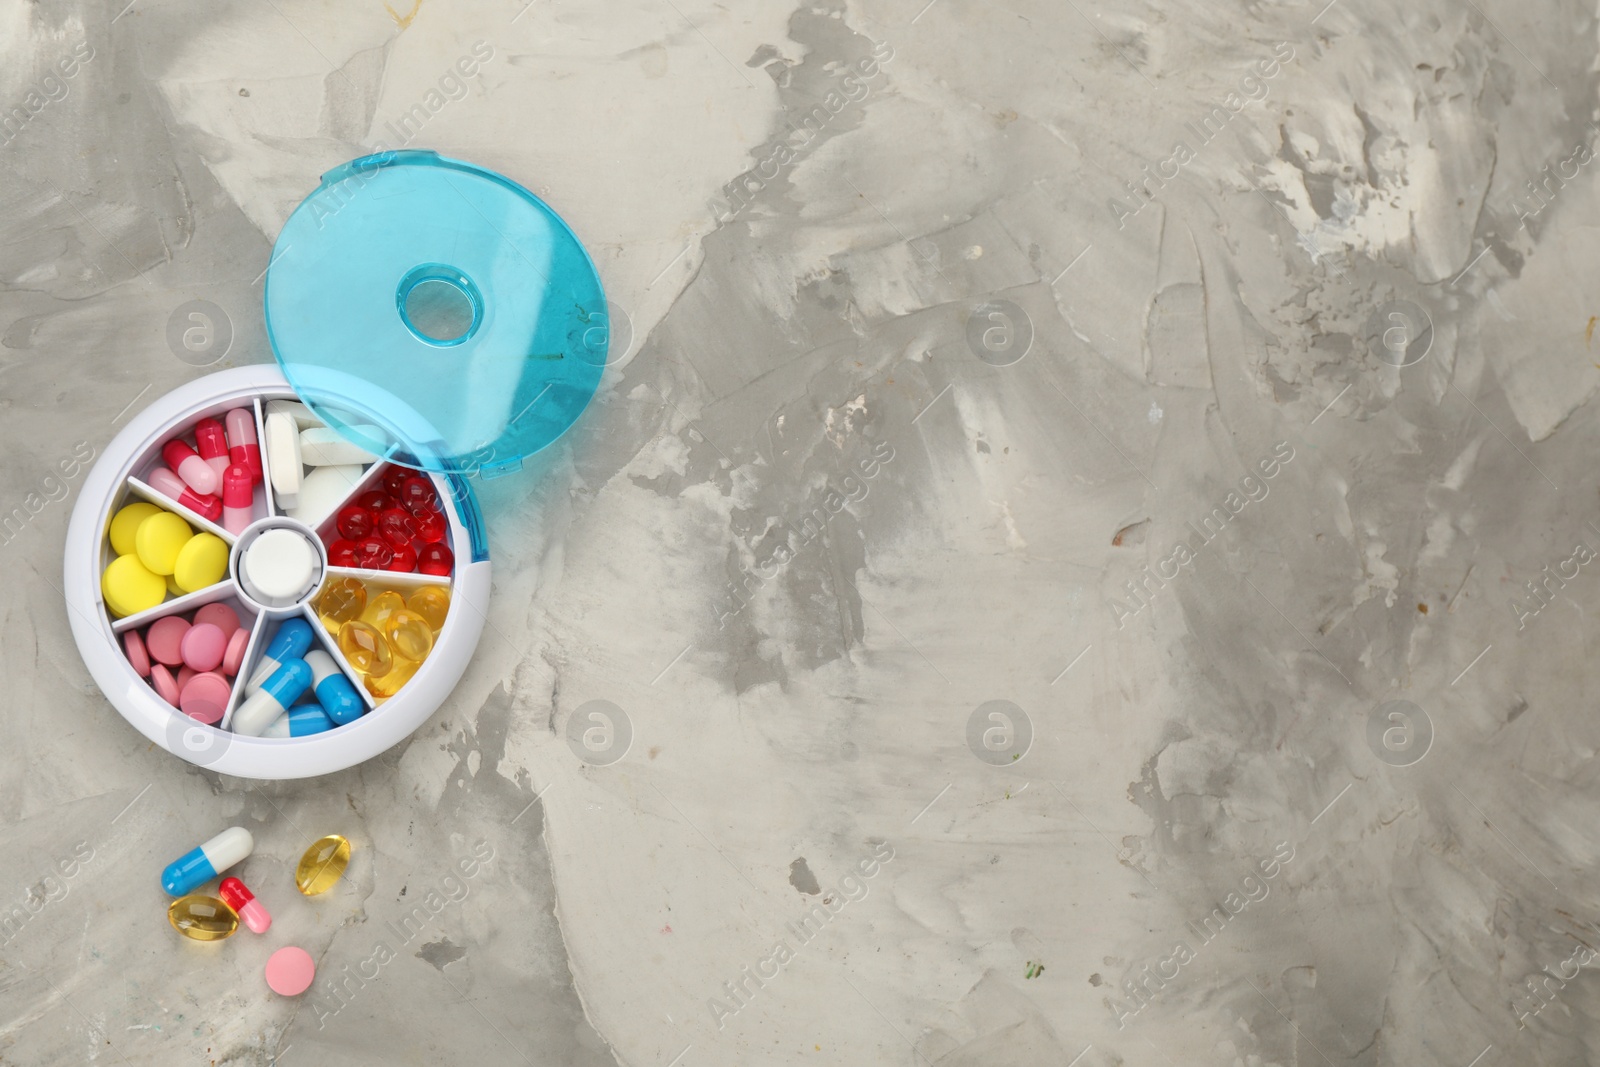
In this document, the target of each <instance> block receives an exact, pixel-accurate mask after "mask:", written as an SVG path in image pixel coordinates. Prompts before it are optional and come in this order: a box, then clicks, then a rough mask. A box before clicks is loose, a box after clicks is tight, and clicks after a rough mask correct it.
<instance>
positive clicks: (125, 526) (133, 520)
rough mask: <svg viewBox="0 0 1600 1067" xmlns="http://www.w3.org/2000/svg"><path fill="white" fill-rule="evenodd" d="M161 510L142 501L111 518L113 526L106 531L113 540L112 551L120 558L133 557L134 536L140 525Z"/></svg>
mask: <svg viewBox="0 0 1600 1067" xmlns="http://www.w3.org/2000/svg"><path fill="white" fill-rule="evenodd" d="M160 510H161V509H160V508H158V507H156V506H155V505H154V504H152V503H150V502H148V501H144V500H141V501H139V502H138V503H137V504H129V505H127V506H126V507H124V508H121V509H119V510H118V511H117V513H116V514H115V515H113V516H111V526H110V528H109V529H108V530H107V531H106V534H107V536H109V537H110V538H111V551H113V552H115V553H116V554H117V555H119V556H127V555H132V554H133V552H134V544H133V535H134V534H135V533H136V532H137V531H138V529H139V524H140V523H141V522H143V521H144V520H146V519H148V518H149V517H150V516H152V515H154V514H156V513H157V512H159V511H160Z"/></svg>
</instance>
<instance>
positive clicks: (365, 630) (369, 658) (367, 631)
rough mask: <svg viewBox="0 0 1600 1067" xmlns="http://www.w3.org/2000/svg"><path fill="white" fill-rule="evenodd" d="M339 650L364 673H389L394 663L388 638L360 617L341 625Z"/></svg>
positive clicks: (351, 663) (351, 664)
mask: <svg viewBox="0 0 1600 1067" xmlns="http://www.w3.org/2000/svg"><path fill="white" fill-rule="evenodd" d="M339 651H340V652H343V653H344V658H345V659H347V660H349V661H350V666H352V667H354V668H355V669H356V670H358V671H360V672H361V673H362V674H387V673H389V668H390V667H392V666H393V665H394V652H393V651H392V650H391V649H390V648H389V642H388V640H386V639H385V638H384V636H383V635H382V634H380V633H379V632H378V631H377V630H375V629H373V628H372V627H371V626H368V625H367V624H366V623H364V622H362V621H361V620H360V619H351V620H350V621H349V622H347V623H345V624H344V625H343V626H341V627H339Z"/></svg>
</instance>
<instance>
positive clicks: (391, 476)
mask: <svg viewBox="0 0 1600 1067" xmlns="http://www.w3.org/2000/svg"><path fill="white" fill-rule="evenodd" d="M413 473H414V472H413V471H411V470H410V469H408V468H406V467H390V468H389V469H387V470H385V471H384V472H383V483H382V484H383V491H384V492H386V493H388V494H389V495H390V496H391V497H399V495H400V489H401V487H402V486H404V485H405V484H406V479H407V478H410V477H412V475H413Z"/></svg>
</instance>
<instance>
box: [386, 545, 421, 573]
mask: <svg viewBox="0 0 1600 1067" xmlns="http://www.w3.org/2000/svg"><path fill="white" fill-rule="evenodd" d="M383 569H384V570H386V571H403V572H405V573H407V574H409V573H411V572H412V571H414V570H416V569H417V550H416V549H415V548H413V547H412V546H410V545H395V546H394V558H393V559H391V560H390V561H389V562H388V564H387V565H386V566H385V567H384V568H383Z"/></svg>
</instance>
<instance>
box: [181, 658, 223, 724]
mask: <svg viewBox="0 0 1600 1067" xmlns="http://www.w3.org/2000/svg"><path fill="white" fill-rule="evenodd" d="M232 692H233V687H232V686H230V685H229V684H228V680H227V679H226V678H224V677H223V676H222V675H220V674H217V673H216V672H214V671H206V672H205V673H203V674H196V675H195V676H194V677H193V678H190V679H189V680H188V681H187V682H184V683H183V684H182V685H180V686H179V687H178V710H179V711H181V712H183V713H184V714H185V715H187V716H189V718H191V719H193V720H195V721H196V722H203V723H205V724H206V725H207V726H212V725H215V724H216V723H219V722H221V721H222V715H223V712H225V711H227V710H228V697H229V695H230V694H232Z"/></svg>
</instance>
